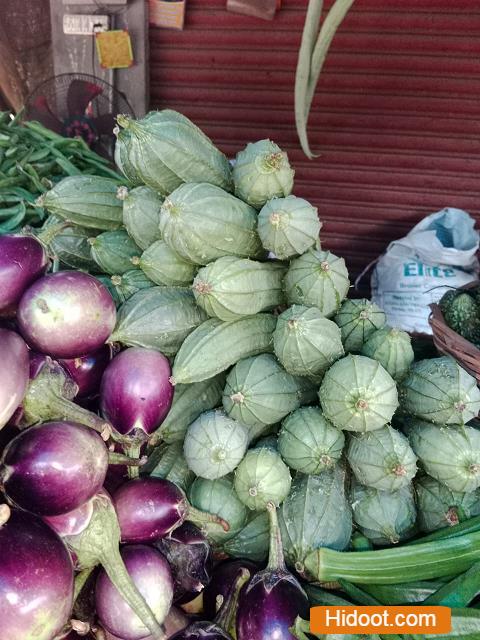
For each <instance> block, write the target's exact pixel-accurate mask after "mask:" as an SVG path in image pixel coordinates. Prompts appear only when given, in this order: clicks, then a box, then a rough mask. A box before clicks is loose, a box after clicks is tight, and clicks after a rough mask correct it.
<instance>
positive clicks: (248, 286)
mask: <svg viewBox="0 0 480 640" xmlns="http://www.w3.org/2000/svg"><path fill="white" fill-rule="evenodd" d="M284 275H285V267H284V266H283V265H282V264H279V263H278V262H257V261H255V260H248V259H246V258H236V257H235V256H224V257H223V258H218V260H215V262H211V263H210V264H209V265H207V266H206V267H203V268H202V269H200V271H199V272H198V273H197V275H196V277H195V280H194V281H193V294H194V296H195V300H196V301H197V304H198V305H200V306H201V307H202V309H204V310H205V312H206V313H207V315H209V316H211V317H214V318H220V320H225V321H228V320H235V319H237V318H241V317H242V316H251V315H254V314H255V313H260V312H261V311H269V310H270V309H273V308H274V307H277V306H278V305H280V304H282V303H283V302H284V294H283V276H284Z"/></svg>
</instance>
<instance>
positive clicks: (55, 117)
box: [24, 73, 134, 156]
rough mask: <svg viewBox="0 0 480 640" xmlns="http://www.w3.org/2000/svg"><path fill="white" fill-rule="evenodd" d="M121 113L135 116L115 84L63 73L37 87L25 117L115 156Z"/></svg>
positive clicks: (28, 99) (99, 151) (31, 95)
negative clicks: (115, 142)
mask: <svg viewBox="0 0 480 640" xmlns="http://www.w3.org/2000/svg"><path fill="white" fill-rule="evenodd" d="M118 113H122V114H123V113H125V114H128V115H131V116H134V113H133V109H132V107H131V106H130V104H129V102H128V100H127V98H126V96H125V95H124V94H123V93H121V92H120V91H118V90H117V89H115V87H113V86H112V85H111V84H108V82H105V81H104V80H101V79H100V78H96V77H95V76H92V75H88V74H86V73H63V74H61V75H58V76H53V77H52V78H49V79H48V80H46V81H45V82H42V84H40V85H39V86H38V87H37V88H36V89H34V91H33V92H32V93H31V94H30V96H29V97H28V98H27V100H26V103H25V111H24V119H25V120H38V121H39V122H41V123H42V124H43V125H44V126H46V127H48V128H49V129H52V131H55V132H56V133H59V134H61V135H63V136H66V137H68V138H74V137H81V138H83V139H84V140H85V142H86V143H87V144H88V145H89V146H90V147H91V148H92V149H94V150H95V151H96V152H97V153H100V154H102V155H107V156H111V155H112V150H113V146H114V144H113V143H114V139H115V136H114V134H113V128H114V127H115V116H116V115H117V114H118Z"/></svg>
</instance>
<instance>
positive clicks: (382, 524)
mask: <svg viewBox="0 0 480 640" xmlns="http://www.w3.org/2000/svg"><path fill="white" fill-rule="evenodd" d="M351 501H352V510H353V520H354V522H355V524H356V525H357V527H358V528H359V529H360V531H361V532H362V533H363V535H364V536H366V537H367V538H368V539H369V540H371V541H372V542H373V544H376V545H380V546H386V545H390V544H398V543H399V542H401V541H402V540H406V539H407V538H409V537H411V536H412V535H413V534H414V533H415V520H416V517H417V511H416V508H415V500H414V497H413V491H412V488H411V486H410V485H408V486H405V487H402V488H401V489H399V490H398V491H379V490H378V489H373V488H372V487H364V486H363V485H360V484H356V485H355V486H354V487H353V490H352V495H351Z"/></svg>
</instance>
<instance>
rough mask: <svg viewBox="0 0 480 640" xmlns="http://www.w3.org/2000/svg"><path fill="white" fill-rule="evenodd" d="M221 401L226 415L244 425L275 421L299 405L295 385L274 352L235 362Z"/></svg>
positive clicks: (296, 385)
mask: <svg viewBox="0 0 480 640" xmlns="http://www.w3.org/2000/svg"><path fill="white" fill-rule="evenodd" d="M222 401H223V407H224V409H225V411H226V413H227V415H229V416H231V417H232V418H234V419H235V420H239V421H240V422H243V423H244V424H246V425H252V426H256V425H259V424H260V425H262V424H265V425H266V424H276V423H277V422H279V421H280V420H282V418H284V417H285V416H286V415H287V414H289V413H290V412H291V411H293V410H294V409H296V408H297V407H298V406H299V397H298V384H297V381H296V379H295V378H294V377H293V376H292V375H291V374H289V373H287V372H286V371H285V369H283V367H282V366H281V365H280V364H278V362H277V361H276V359H275V358H274V356H273V355H271V354H269V353H262V354H260V355H257V356H253V357H251V358H245V359H244V360H240V362H237V364H236V365H235V366H234V367H233V369H232V370H231V371H230V373H229V374H228V376H227V382H226V385H225V390H224V392H223V398H222Z"/></svg>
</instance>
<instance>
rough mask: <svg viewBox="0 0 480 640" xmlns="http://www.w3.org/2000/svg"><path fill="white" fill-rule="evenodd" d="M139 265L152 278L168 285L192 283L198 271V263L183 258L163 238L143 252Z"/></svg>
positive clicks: (158, 282) (156, 281) (160, 283)
mask: <svg viewBox="0 0 480 640" xmlns="http://www.w3.org/2000/svg"><path fill="white" fill-rule="evenodd" d="M138 266H139V267H140V269H142V271H143V272H144V273H145V275H146V276H148V277H149V278H150V280H152V281H153V282H155V283H156V284H159V285H167V286H185V285H188V284H191V282H192V281H193V278H194V276H195V273H196V271H197V267H196V265H194V264H192V263H191V262H187V261H186V260H184V259H183V258H181V257H180V256H179V255H178V253H175V251H174V250H173V249H171V248H170V247H169V246H168V244H166V243H165V242H164V241H163V240H157V241H156V242H154V243H153V244H152V245H150V246H149V247H148V249H146V250H145V251H144V252H143V253H142V255H141V257H140V259H139V260H138Z"/></svg>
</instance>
